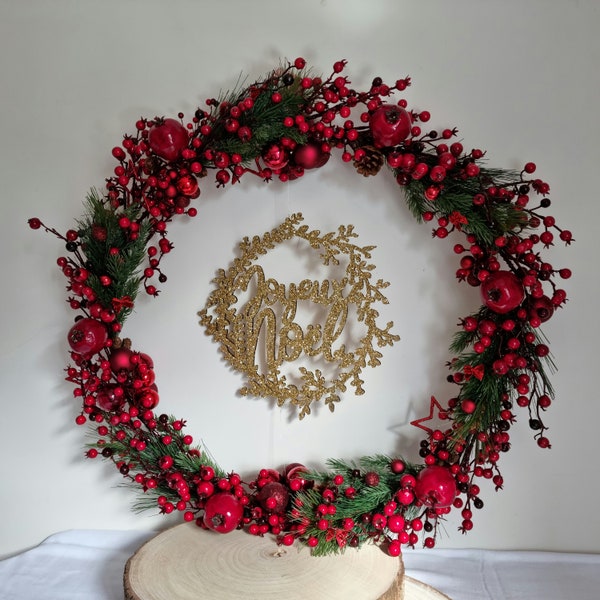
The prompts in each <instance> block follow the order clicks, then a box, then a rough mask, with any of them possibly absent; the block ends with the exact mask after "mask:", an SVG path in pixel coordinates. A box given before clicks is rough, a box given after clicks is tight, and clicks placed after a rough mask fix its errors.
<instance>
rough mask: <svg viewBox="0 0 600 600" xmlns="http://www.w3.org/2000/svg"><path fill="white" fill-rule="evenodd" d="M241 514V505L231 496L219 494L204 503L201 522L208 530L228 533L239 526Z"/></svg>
mask: <svg viewBox="0 0 600 600" xmlns="http://www.w3.org/2000/svg"><path fill="white" fill-rule="evenodd" d="M243 514H244V508H243V506H242V503H241V502H240V501H239V500H238V499H237V498H236V497H235V496H233V495H232V494H229V493H227V492H221V493H218V494H214V495H212V496H211V497H210V498H209V499H208V500H207V501H206V506H205V507H204V517H203V519H202V522H203V523H204V525H206V527H208V529H212V530H213V531H216V532H218V533H229V532H230V531H233V530H234V529H235V528H236V527H237V526H238V525H239V524H240V521H241V520H242V516H243Z"/></svg>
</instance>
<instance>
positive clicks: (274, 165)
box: [262, 143, 290, 171]
mask: <svg viewBox="0 0 600 600" xmlns="http://www.w3.org/2000/svg"><path fill="white" fill-rule="evenodd" d="M262 159H263V162H264V163H265V166H266V167H268V168H269V169H273V171H279V170H281V169H283V168H284V167H286V166H287V164H288V162H289V161H290V155H289V153H288V151H287V150H286V149H285V148H283V147H282V146H281V145H280V144H276V143H274V144H270V145H269V146H267V147H266V148H265V150H264V151H263V153H262Z"/></svg>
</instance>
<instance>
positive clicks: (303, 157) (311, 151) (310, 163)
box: [294, 142, 331, 169]
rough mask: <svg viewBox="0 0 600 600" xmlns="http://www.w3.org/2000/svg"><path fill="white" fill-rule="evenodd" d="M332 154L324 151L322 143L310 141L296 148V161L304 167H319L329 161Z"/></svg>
mask: <svg viewBox="0 0 600 600" xmlns="http://www.w3.org/2000/svg"><path fill="white" fill-rule="evenodd" d="M330 156H331V154H329V152H323V150H322V149H321V145H320V144H314V143H312V142H308V143H307V144H302V145H301V146H298V147H297V148H296V149H295V150H294V163H295V164H296V165H297V166H299V167H302V168H303V169H318V168H320V167H322V166H323V165H324V164H326V163H327V161H328V160H329V157H330Z"/></svg>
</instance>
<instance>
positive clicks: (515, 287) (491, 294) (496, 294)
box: [480, 271, 525, 315]
mask: <svg viewBox="0 0 600 600" xmlns="http://www.w3.org/2000/svg"><path fill="white" fill-rule="evenodd" d="M480 289H481V297H482V299H483V302H484V304H485V305H486V306H487V307H488V308H489V309H490V310H493V311H494V312H496V313H499V314H501V315H503V314H506V313H507V312H510V311H511V310H514V309H515V308H517V306H519V305H520V304H521V302H523V300H524V299H525V290H524V289H523V285H522V284H521V282H520V281H519V278H518V277H517V276H516V275H515V274H514V273H512V272H511V271H496V272H494V273H492V274H491V275H490V276H489V277H488V278H487V279H486V280H485V281H484V282H483V283H482V284H481V288H480Z"/></svg>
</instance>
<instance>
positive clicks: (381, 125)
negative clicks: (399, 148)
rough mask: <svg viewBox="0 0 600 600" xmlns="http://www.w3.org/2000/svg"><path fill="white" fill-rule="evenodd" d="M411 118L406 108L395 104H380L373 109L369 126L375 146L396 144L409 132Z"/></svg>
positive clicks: (381, 146)
mask: <svg viewBox="0 0 600 600" xmlns="http://www.w3.org/2000/svg"><path fill="white" fill-rule="evenodd" d="M411 126H412V119H411V118H410V115H409V114H408V112H407V111H406V110H404V109H403V108H401V107H400V106H396V105H395V104H382V105H381V106H380V107H379V108H377V109H375V110H374V111H373V114H372V115H371V118H370V119H369V128H370V129H371V135H372V136H373V142H374V144H375V146H378V147H379V148H383V147H387V146H396V145H398V144H399V143H400V142H401V141H403V140H405V139H406V138H407V137H408V135H409V134H410V128H411Z"/></svg>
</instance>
